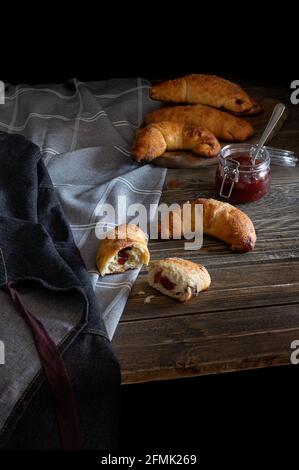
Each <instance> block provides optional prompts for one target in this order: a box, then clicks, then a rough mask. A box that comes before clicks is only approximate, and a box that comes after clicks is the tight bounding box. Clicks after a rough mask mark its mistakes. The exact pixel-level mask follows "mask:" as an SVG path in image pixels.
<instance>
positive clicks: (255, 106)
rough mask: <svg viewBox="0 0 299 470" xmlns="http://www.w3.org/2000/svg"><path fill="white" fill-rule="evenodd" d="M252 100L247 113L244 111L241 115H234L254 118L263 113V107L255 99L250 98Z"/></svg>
mask: <svg viewBox="0 0 299 470" xmlns="http://www.w3.org/2000/svg"><path fill="white" fill-rule="evenodd" d="M250 100H251V108H250V109H248V110H247V111H243V112H240V113H234V114H236V115H237V116H254V115H256V114H259V113H261V112H262V111H263V108H262V106H261V105H260V104H259V103H258V102H257V101H256V100H254V99H253V98H250Z"/></svg>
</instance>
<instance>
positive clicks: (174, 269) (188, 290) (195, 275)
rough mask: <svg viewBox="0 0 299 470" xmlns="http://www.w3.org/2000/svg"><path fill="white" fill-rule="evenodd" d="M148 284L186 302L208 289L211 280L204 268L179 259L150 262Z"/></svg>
mask: <svg viewBox="0 0 299 470" xmlns="http://www.w3.org/2000/svg"><path fill="white" fill-rule="evenodd" d="M148 283H149V285H150V286H152V287H154V288H155V289H157V290H158V291H160V292H162V294H165V295H168V296H169V297H172V298H174V299H177V300H179V301H180V302H187V301H188V300H190V299H192V297H196V296H197V295H198V294H199V292H201V291H203V290H206V289H208V287H209V286H210V284H211V278H210V275H209V273H208V271H207V270H206V268H205V267H204V266H201V265H200V264H195V263H192V262H191V261H188V260H185V259H180V258H165V259H160V260H157V261H151V262H150V265H149V273H148Z"/></svg>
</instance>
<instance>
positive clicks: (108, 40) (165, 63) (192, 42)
mask: <svg viewBox="0 0 299 470" xmlns="http://www.w3.org/2000/svg"><path fill="white" fill-rule="evenodd" d="M104 5H105V4H104ZM107 5H108V4H106V7H107ZM166 5H168V7H165V11H163V10H162V9H161V8H162V5H160V4H159V3H149V4H146V3H139V4H137V5H136V7H135V8H132V7H131V8H130V9H129V8H128V7H127V5H124V6H123V7H122V8H121V7H120V6H119V5H117V4H111V5H110V9H109V8H104V7H103V4H102V3H101V4H100V8H99V11H97V10H96V9H95V7H93V8H91V6H90V5H89V4H86V5H83V4H82V5H81V8H80V11H77V12H76V11H75V9H74V8H73V10H74V11H75V13H76V18H74V17H73V16H72V14H73V13H74V11H69V12H68V13H67V15H66V18H61V12H60V11H59V13H57V10H54V7H52V5H50V4H49V3H48V4H44V6H43V10H44V11H43V12H42V13H43V14H42V16H41V17H39V19H37V18H36V17H35V16H33V17H32V18H31V22H29V23H28V22H27V21H25V20H24V21H21V23H20V22H18V23H16V24H14V23H13V19H14V16H12V17H10V19H9V21H5V20H3V23H4V24H3V25H2V29H1V56H0V65H1V69H0V79H1V80H3V81H6V82H10V83H14V84H17V83H31V84H36V83H50V82H62V81H65V80H67V79H69V78H73V77H77V78H79V79H80V80H83V81H88V80H100V79H106V78H112V77H134V76H142V77H145V78H149V79H152V78H168V77H175V76H179V75H182V74H186V73H198V72H199V73H200V72H201V73H216V74H220V75H223V76H227V77H234V78H235V79H237V80H238V79H245V80H247V81H250V82H251V83H253V84H262V83H263V84H269V85H270V84H280V85H282V86H284V87H288V88H289V85H290V82H291V81H292V80H295V79H296V78H297V79H298V76H299V67H298V56H299V40H298V38H297V37H296V29H297V16H296V11H294V7H288V5H287V4H286V5H284V6H283V7H280V9H279V10H278V11H277V12H275V10H276V7H275V5H274V4H273V5H272V6H271V7H269V8H268V10H269V13H266V14H262V13H261V8H260V7H259V8H256V7H255V6H254V4H246V3H243V2H242V3H241V2H240V3H237V4H235V6H234V7H231V9H229V8H228V6H227V5H224V6H223V7H222V8H221V7H220V6H219V5H218V4H216V3H215V4H211V6H210V8H209V9H203V6H202V4H201V3H197V4H194V5H193V3H190V2H185V3H184V4H180V3H178V5H177V6H176V4H175V3H174V2H172V3H170V4H166ZM108 7H109V5H108ZM270 12H271V14H270ZM18 15H19V19H22V16H21V13H18ZM3 18H5V17H3Z"/></svg>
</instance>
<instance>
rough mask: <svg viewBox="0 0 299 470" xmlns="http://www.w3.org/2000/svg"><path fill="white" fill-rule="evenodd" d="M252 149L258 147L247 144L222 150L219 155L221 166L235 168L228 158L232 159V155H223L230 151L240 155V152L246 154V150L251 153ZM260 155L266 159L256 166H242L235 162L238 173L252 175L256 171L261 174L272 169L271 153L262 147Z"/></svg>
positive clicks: (239, 144)
mask: <svg viewBox="0 0 299 470" xmlns="http://www.w3.org/2000/svg"><path fill="white" fill-rule="evenodd" d="M252 147H256V144H252V143H251V144H246V143H244V144H242V143H236V144H228V145H226V146H225V147H223V148H222V149H221V151H220V154H219V161H220V163H221V164H224V165H228V166H230V167H234V165H233V163H231V162H229V161H228V160H227V158H228V157H230V156H231V155H227V156H223V153H224V152H225V151H227V150H229V149H233V150H234V152H235V153H240V152H244V153H246V150H247V152H249V151H250V149H251V148H252ZM260 155H263V157H264V158H263V160H262V161H260V162H259V163H256V164H254V165H253V164H252V165H241V164H240V163H239V162H238V161H237V160H235V162H236V163H238V171H239V172H240V173H249V172H250V173H252V172H256V171H257V172H259V171H263V170H267V169H268V168H269V167H270V160H271V158H270V153H269V152H268V150H267V149H266V148H265V147H262V149H261V154H260ZM232 160H233V158H232Z"/></svg>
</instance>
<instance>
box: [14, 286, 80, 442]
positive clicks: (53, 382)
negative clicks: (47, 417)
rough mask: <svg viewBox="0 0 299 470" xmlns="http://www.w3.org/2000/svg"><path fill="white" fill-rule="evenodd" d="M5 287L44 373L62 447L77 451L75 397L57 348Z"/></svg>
mask: <svg viewBox="0 0 299 470" xmlns="http://www.w3.org/2000/svg"><path fill="white" fill-rule="evenodd" d="M6 288H7V291H8V293H9V295H10V297H11V299H12V301H13V303H14V305H15V307H16V309H17V311H18V312H19V313H20V314H21V316H22V317H23V319H24V320H25V322H26V323H27V325H28V326H29V328H30V330H31V333H32V336H33V340H34V343H35V346H36V349H37V352H38V355H39V358H40V361H41V364H42V368H43V371H44V374H45V376H46V378H47V380H48V383H49V385H50V388H51V391H52V394H53V399H54V406H55V410H56V415H57V420H58V425H59V429H60V435H61V441H62V447H63V449H64V450H79V449H80V432H79V420H78V416H77V412H76V404H75V397H74V393H73V389H72V385H71V383H70V380H69V377H68V373H67V370H66V368H65V365H64V362H63V359H62V357H61V354H60V352H59V349H58V347H57V346H56V344H55V343H54V341H52V339H51V338H50V336H49V335H48V333H47V331H46V330H45V328H44V326H43V324H42V323H41V322H40V321H39V320H38V319H37V318H35V316H34V315H33V314H32V313H30V312H29V311H28V310H27V309H26V307H25V306H24V305H23V303H22V301H21V299H20V297H19V295H18V293H17V291H16V290H15V289H14V287H12V285H11V283H8V284H6Z"/></svg>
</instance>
